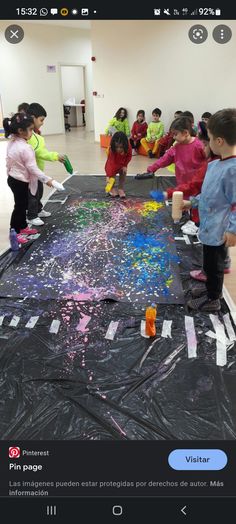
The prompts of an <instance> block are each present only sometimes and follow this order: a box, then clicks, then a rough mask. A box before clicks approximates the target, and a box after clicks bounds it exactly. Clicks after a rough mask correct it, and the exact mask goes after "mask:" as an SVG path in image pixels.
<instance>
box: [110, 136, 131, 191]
mask: <svg viewBox="0 0 236 524" xmlns="http://www.w3.org/2000/svg"><path fill="white" fill-rule="evenodd" d="M131 158H132V148H131V145H130V143H129V141H128V138H127V136H126V135H125V133H122V131H120V132H117V133H115V134H114V135H113V137H112V139H111V143H110V147H109V150H108V158H107V161H106V164H105V172H106V184H107V185H106V189H105V190H106V191H107V192H108V193H109V194H110V196H112V197H116V196H119V197H120V198H125V191H124V188H125V181H126V175H127V167H128V164H129V162H130V160H131ZM117 173H119V185H118V190H117V189H115V188H114V187H113V186H114V184H115V181H116V175H117ZM109 186H110V187H109ZM108 187H109V189H108Z"/></svg>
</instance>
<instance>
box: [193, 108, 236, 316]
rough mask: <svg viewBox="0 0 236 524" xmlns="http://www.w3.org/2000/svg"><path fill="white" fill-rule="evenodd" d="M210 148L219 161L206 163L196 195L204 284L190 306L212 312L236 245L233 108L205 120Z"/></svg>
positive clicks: (235, 121) (235, 118)
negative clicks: (225, 265) (232, 249)
mask: <svg viewBox="0 0 236 524" xmlns="http://www.w3.org/2000/svg"><path fill="white" fill-rule="evenodd" d="M207 127H208V135H209V138H210V148H211V150H212V151H213V153H214V154H215V155H219V156H220V159H219V160H214V161H213V162H211V163H210V164H209V165H208V169H207V172H206V176H205V178H204V182H203V185H202V190H201V194H200V195H199V198H197V197H196V198H195V197H193V198H192V199H190V203H189V202H185V204H186V206H185V207H188V208H189V207H191V205H192V206H194V205H196V204H197V203H198V202H199V213H200V228H199V239H200V240H201V242H202V244H203V269H204V272H205V274H206V277H207V280H206V284H205V285H204V284H203V286H202V289H199V288H198V291H197V289H196V290H194V289H193V290H192V296H193V298H192V299H191V300H190V301H189V302H188V306H189V307H190V308H191V309H195V310H201V311H207V312H214V311H219V310H220V308H221V304H220V298H221V296H222V288H223V281H224V262H225V258H226V254H227V248H228V247H232V246H235V245H236V109H223V110H221V111H217V113H215V114H214V115H213V116H211V118H210V119H209V122H208V125H207Z"/></svg>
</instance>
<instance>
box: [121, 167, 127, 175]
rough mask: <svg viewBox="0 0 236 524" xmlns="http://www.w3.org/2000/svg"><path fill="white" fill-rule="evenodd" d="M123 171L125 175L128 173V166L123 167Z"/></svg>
mask: <svg viewBox="0 0 236 524" xmlns="http://www.w3.org/2000/svg"><path fill="white" fill-rule="evenodd" d="M122 172H123V174H124V175H126V173H127V167H123V168H122Z"/></svg>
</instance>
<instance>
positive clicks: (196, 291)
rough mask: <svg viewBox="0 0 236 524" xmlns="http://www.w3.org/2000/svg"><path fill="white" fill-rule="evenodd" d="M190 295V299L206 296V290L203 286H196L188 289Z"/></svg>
mask: <svg viewBox="0 0 236 524" xmlns="http://www.w3.org/2000/svg"><path fill="white" fill-rule="evenodd" d="M190 293H191V295H192V297H196V298H197V297H201V296H202V295H206V294H207V288H206V286H205V284H201V285H200V286H196V287H192V288H191V289H190Z"/></svg>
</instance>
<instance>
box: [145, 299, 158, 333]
mask: <svg viewBox="0 0 236 524" xmlns="http://www.w3.org/2000/svg"><path fill="white" fill-rule="evenodd" d="M156 316H157V307H156V304H151V306H149V307H147V309H146V313H145V317H146V330H145V331H146V335H148V336H149V337H155V335H156V324H155V321H156Z"/></svg>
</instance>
